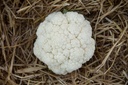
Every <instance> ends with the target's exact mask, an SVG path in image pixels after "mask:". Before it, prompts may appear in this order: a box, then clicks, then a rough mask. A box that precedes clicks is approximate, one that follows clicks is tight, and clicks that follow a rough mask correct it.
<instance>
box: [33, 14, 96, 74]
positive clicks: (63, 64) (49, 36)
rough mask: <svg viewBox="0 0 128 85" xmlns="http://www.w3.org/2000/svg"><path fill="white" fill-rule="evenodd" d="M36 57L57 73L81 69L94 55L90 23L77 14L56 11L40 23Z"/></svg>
mask: <svg viewBox="0 0 128 85" xmlns="http://www.w3.org/2000/svg"><path fill="white" fill-rule="evenodd" d="M36 35H37V39H36V41H35V43H34V48H33V50H34V54H35V55H36V57H37V58H38V59H39V60H40V61H42V62H44V63H45V64H46V65H47V66H48V68H49V69H50V70H52V71H53V72H54V73H56V74H63V75H65V74H67V73H70V72H72V71H74V70H77V69H79V68H80V67H81V66H82V64H83V63H85V62H87V61H88V60H89V59H90V58H91V57H92V56H93V54H94V50H95V41H94V39H93V38H91V36H92V28H91V26H90V22H89V21H87V20H85V18H84V16H83V15H82V14H78V13H77V12H67V13H65V14H62V13H61V12H54V13H52V14H50V15H48V16H47V17H46V19H45V20H44V22H42V23H40V25H39V27H38V29H37V32H36Z"/></svg>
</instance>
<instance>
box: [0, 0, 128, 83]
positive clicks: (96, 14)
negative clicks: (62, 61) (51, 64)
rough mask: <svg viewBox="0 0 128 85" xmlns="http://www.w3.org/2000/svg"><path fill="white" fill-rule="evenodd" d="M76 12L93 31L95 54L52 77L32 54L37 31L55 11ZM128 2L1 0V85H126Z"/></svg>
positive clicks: (127, 80) (105, 0)
mask: <svg viewBox="0 0 128 85" xmlns="http://www.w3.org/2000/svg"><path fill="white" fill-rule="evenodd" d="M64 9H66V10H68V11H77V12H78V13H81V14H83V15H84V16H85V17H86V18H87V19H88V20H89V21H90V22H91V25H92V27H93V37H94V39H95V40H96V51H95V54H94V56H93V58H92V59H91V60H90V61H89V62H87V63H86V64H84V65H83V66H82V68H81V69H79V70H77V71H74V72H72V73H70V74H67V75H65V76H62V75H55V74H54V73H52V72H51V71H50V70H49V69H48V68H47V66H46V65H44V64H43V63H42V62H40V61H39V60H38V59H37V58H36V57H35V56H34V54H33V50H32V48H33V43H34V41H35V39H36V34H35V33H36V29H37V26H38V24H39V23H40V22H41V21H43V20H44V18H45V17H46V16H47V15H48V14H50V13H52V12H55V11H63V10H64ZM127 84H128V0H63V1H62V0H1V2H0V85H127Z"/></svg>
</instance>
